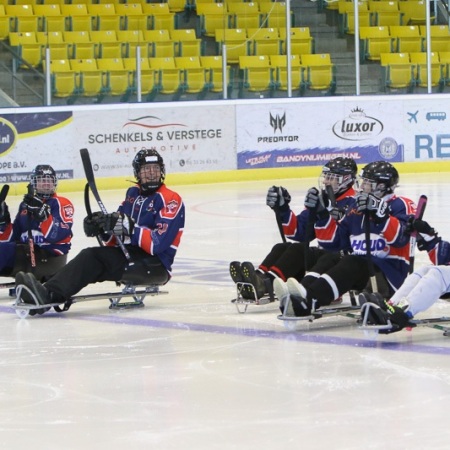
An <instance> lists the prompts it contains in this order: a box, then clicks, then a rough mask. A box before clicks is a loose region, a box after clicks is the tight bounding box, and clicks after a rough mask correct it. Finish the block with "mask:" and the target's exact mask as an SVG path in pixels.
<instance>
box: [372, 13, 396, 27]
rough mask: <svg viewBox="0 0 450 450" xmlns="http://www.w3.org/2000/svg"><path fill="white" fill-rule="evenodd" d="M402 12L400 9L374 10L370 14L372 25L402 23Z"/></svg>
mask: <svg viewBox="0 0 450 450" xmlns="http://www.w3.org/2000/svg"><path fill="white" fill-rule="evenodd" d="M403 16H404V14H403V13H402V12H401V11H376V12H374V13H373V15H372V25H374V26H391V25H403Z"/></svg>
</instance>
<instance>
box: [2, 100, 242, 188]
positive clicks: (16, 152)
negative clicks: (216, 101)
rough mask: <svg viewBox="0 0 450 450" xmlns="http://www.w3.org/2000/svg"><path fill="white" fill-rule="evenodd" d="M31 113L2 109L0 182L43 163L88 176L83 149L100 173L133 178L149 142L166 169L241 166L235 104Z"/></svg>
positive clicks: (64, 173) (23, 176) (62, 173)
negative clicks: (134, 162)
mask: <svg viewBox="0 0 450 450" xmlns="http://www.w3.org/2000/svg"><path fill="white" fill-rule="evenodd" d="M26 111H27V110H24V112H23V113H17V114H0V168H1V172H0V183H5V182H8V183H14V182H20V181H27V180H28V177H29V174H30V172H31V170H32V169H33V168H34V167H35V166H36V165H37V164H50V165H52V166H53V167H54V169H55V170H56V171H57V174H58V177H60V178H62V179H71V178H78V179H80V178H84V172H83V168H82V164H81V159H80V155H79V150H80V148H88V149H89V151H90V154H91V159H92V163H93V166H94V171H95V173H96V176H98V177H115V176H132V168H131V163H132V160H133V158H134V155H135V154H136V153H137V152H138V151H139V150H141V149H142V148H150V147H151V148H155V149H156V150H158V152H160V154H161V155H162V156H163V158H164V162H165V165H166V170H167V172H168V173H187V172H203V171H217V170H231V169H236V152H235V132H234V130H235V116H234V111H235V109H234V106H233V105H228V104H227V105H224V104H222V105H212V104H211V105H209V103H207V102H205V103H204V104H202V105H198V106H195V105H190V106H188V107H174V105H173V104H170V105H164V106H159V107H153V106H148V105H146V106H143V107H142V106H140V105H139V107H137V106H133V107H132V108H130V107H129V105H128V107H127V108H124V107H123V106H121V105H119V106H117V105H109V106H108V107H106V106H104V107H103V108H102V109H99V108H92V107H91V108H85V109H83V108H74V109H73V110H72V111H61V110H55V111H53V112H26ZM28 111H29V110H28Z"/></svg>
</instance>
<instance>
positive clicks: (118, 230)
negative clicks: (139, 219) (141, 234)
mask: <svg viewBox="0 0 450 450" xmlns="http://www.w3.org/2000/svg"><path fill="white" fill-rule="evenodd" d="M133 229H134V220H133V219H132V218H131V217H130V216H127V215H126V214H124V215H121V216H120V217H119V218H118V219H117V222H116V224H115V226H114V230H113V234H114V235H115V236H119V237H123V236H131V235H132V234H133Z"/></svg>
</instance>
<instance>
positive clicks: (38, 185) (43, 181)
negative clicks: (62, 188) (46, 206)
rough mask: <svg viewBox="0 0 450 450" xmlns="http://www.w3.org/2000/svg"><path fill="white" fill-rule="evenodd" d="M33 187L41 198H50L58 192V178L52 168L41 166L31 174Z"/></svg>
mask: <svg viewBox="0 0 450 450" xmlns="http://www.w3.org/2000/svg"><path fill="white" fill-rule="evenodd" d="M30 182H31V186H32V187H33V190H34V192H35V194H36V195H37V196H38V197H41V198H50V197H52V196H53V195H54V193H55V192H56V188H57V186H58V178H57V177H56V172H55V171H54V170H53V167H52V166H49V165H44V164H40V165H38V166H36V167H35V168H34V169H33V171H32V172H31V178H30Z"/></svg>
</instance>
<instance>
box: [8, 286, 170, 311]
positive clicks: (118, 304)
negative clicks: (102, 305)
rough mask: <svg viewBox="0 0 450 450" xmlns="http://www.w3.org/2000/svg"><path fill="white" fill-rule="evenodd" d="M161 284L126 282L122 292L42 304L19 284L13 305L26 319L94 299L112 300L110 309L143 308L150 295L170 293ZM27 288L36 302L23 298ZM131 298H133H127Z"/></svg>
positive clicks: (63, 309)
mask: <svg viewBox="0 0 450 450" xmlns="http://www.w3.org/2000/svg"><path fill="white" fill-rule="evenodd" d="M159 288H160V285H147V286H136V285H134V284H132V283H124V286H123V288H122V290H121V291H120V292H108V293H101V294H87V295H76V296H74V297H72V298H71V299H69V300H67V301H66V302H65V303H48V304H45V305H41V304H40V303H39V302H38V301H37V299H36V297H35V295H34V294H33V293H32V292H31V291H30V290H29V289H28V287H27V286H24V285H18V286H17V288H16V300H15V302H14V303H13V305H12V307H13V309H14V310H15V312H16V314H17V316H18V317H20V318H21V319H25V318H26V317H28V315H32V316H33V315H35V314H43V313H45V312H47V311H49V310H50V309H52V308H53V309H54V310H55V311H56V312H58V313H62V312H66V311H68V310H69V309H70V307H71V306H72V305H73V304H74V303H81V302H86V301H93V300H103V299H108V300H109V302H110V305H109V309H111V310H123V309H134V308H142V307H144V306H145V304H144V299H145V297H147V296H148V295H150V296H155V295H161V294H168V292H167V291H161V290H160V289H159ZM24 289H25V290H26V291H27V292H28V294H29V295H30V296H31V297H32V298H33V300H34V302H35V304H34V305H32V304H30V303H25V302H24V301H23V300H22V299H21V294H22V291H23V290H24ZM129 298H131V299H132V300H127V299H129Z"/></svg>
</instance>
